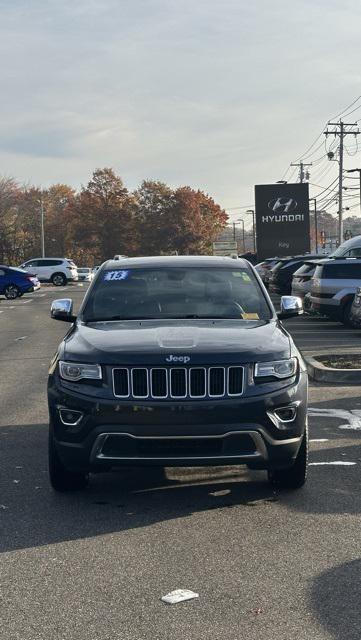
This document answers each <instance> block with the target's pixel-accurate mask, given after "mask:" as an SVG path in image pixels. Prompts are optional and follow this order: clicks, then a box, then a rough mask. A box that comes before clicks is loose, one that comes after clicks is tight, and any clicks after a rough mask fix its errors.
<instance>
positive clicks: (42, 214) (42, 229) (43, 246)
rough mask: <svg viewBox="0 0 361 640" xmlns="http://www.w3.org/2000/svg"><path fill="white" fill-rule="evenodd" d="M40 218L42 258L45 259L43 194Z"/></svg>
mask: <svg viewBox="0 0 361 640" xmlns="http://www.w3.org/2000/svg"><path fill="white" fill-rule="evenodd" d="M40 218H41V257H42V258H45V232H44V204H43V194H41V196H40Z"/></svg>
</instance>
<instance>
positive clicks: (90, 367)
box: [59, 361, 102, 382]
mask: <svg viewBox="0 0 361 640" xmlns="http://www.w3.org/2000/svg"><path fill="white" fill-rule="evenodd" d="M59 371H60V377H61V378H63V379H64V380H69V381H70V382H77V381H78V380H82V379H83V378H87V379H89V380H101V379H102V370H101V367H100V366H99V365H98V364H77V363H75V362H62V361H60V362H59Z"/></svg>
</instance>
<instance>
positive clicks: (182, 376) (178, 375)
mask: <svg viewBox="0 0 361 640" xmlns="http://www.w3.org/2000/svg"><path fill="white" fill-rule="evenodd" d="M187 386H188V385H187V369H184V368H183V367H175V368H174V369H170V396H171V398H176V399H177V398H178V399H180V398H186V397H187V391H188V389H187Z"/></svg>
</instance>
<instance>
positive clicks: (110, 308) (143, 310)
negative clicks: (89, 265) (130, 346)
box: [83, 268, 272, 322]
mask: <svg viewBox="0 0 361 640" xmlns="http://www.w3.org/2000/svg"><path fill="white" fill-rule="evenodd" d="M271 316H272V312H271V309H270V307H269V305H268V303H267V301H266V298H265V296H264V294H263V291H262V289H261V287H260V285H259V284H258V282H257V280H256V278H255V277H254V275H253V273H252V271H251V270H250V269H248V268H241V269H240V268H238V269H237V268H235V269H232V270H230V269H219V268H162V269H124V268H123V269H116V270H105V271H103V272H102V273H101V274H100V277H98V278H97V280H96V282H95V284H94V285H93V287H92V289H91V291H90V295H89V297H88V299H87V302H86V305H85V308H84V311H83V320H84V321H85V322H92V321H93V322H95V321H101V320H135V319H151V318H152V319H167V318H168V319H169V318H175V319H177V318H221V319H226V318H233V319H238V320H269V319H270V318H271Z"/></svg>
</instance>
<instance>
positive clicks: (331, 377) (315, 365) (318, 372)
mask: <svg viewBox="0 0 361 640" xmlns="http://www.w3.org/2000/svg"><path fill="white" fill-rule="evenodd" d="M314 355H315V356H316V357H317V355H325V354H324V353H323V354H321V353H320V354H317V353H315V354H314ZM303 359H304V361H305V362H306V366H307V372H308V375H309V376H310V378H312V380H315V381H316V382H332V383H336V384H337V383H339V384H340V383H346V384H358V385H361V369H332V368H331V367H326V366H325V365H324V364H323V363H322V362H319V361H318V360H316V358H314V357H312V356H309V355H306V356H305V355H304V356H303Z"/></svg>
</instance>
